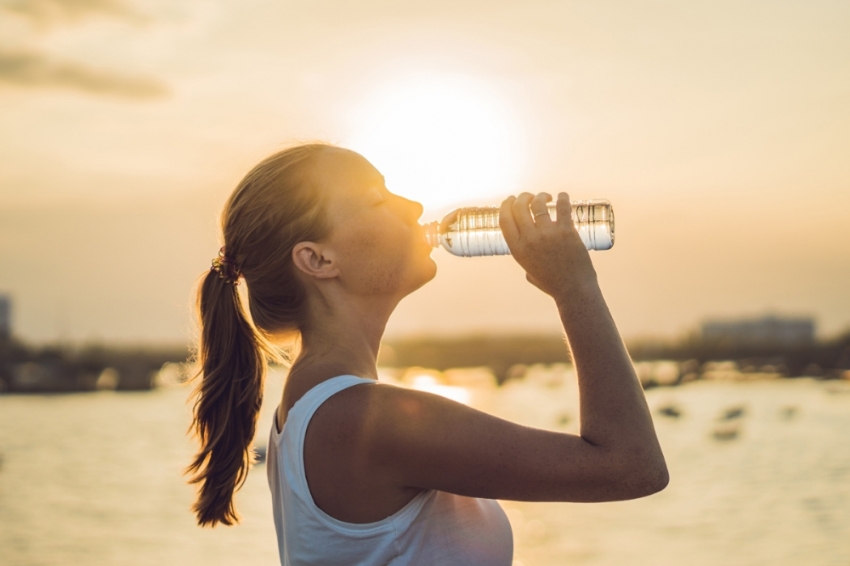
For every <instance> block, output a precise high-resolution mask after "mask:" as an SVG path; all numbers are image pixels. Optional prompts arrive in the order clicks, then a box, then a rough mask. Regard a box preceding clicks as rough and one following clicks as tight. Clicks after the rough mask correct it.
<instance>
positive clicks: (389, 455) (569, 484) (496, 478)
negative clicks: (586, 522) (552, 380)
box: [321, 383, 659, 501]
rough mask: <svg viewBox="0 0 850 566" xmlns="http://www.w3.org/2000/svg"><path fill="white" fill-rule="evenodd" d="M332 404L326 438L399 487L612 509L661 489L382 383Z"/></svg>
mask: <svg viewBox="0 0 850 566" xmlns="http://www.w3.org/2000/svg"><path fill="white" fill-rule="evenodd" d="M326 405H327V406H326V407H322V409H324V410H323V413H324V414H323V417H322V419H321V420H322V422H323V425H322V427H323V428H324V427H328V428H327V429H325V434H323V435H322V436H323V437H325V438H330V437H333V439H334V442H333V444H335V445H336V446H338V447H339V449H340V450H346V449H349V450H350V447H352V446H357V450H358V454H359V457H358V458H357V459H358V460H359V461H360V462H362V463H363V465H364V466H366V467H368V469H369V470H370V473H373V474H375V476H376V477H380V478H382V481H383V482H386V483H387V484H388V485H394V486H397V487H399V488H419V489H439V490H442V491H448V492H451V493H457V494H460V495H467V496H473V497H486V498H493V499H497V498H498V499H514V500H525V501H605V500H612V499H628V498H631V497H639V496H641V495H646V494H647V492H652V491H657V490H658V484H659V482H657V481H655V480H653V479H652V478H650V477H647V476H646V475H642V474H639V473H638V474H635V473H634V469H635V468H634V465H635V462H631V463H630V464H628V465H626V464H624V462H623V461H622V460H621V459H620V458H612V457H611V455H610V454H609V453H607V452H606V451H605V450H604V449H600V448H599V447H597V446H594V445H593V444H591V443H589V442H587V441H586V440H584V439H583V438H581V437H580V436H577V435H572V434H565V433H560V432H554V431H547V430H541V429H535V428H531V427H526V426H523V425H519V424H517V423H512V422H510V421H506V420H504V419H501V418H498V417H496V416H493V415H490V414H487V413H485V412H482V411H479V410H477V409H474V408H472V407H468V406H466V405H463V404H461V403H457V402H455V401H452V400H450V399H446V398H443V397H440V396H438V395H434V394H431V393H426V392H423V391H416V390H411V389H405V388H402V387H396V386H392V385H386V384H380V383H378V384H375V385H362V386H355V387H351V388H349V389H347V390H345V391H342V392H340V393H338V394H337V395H335V396H334V397H333V398H332V399H329V400H328V402H327V403H326ZM639 456H640V455H639V454H635V457H636V458H638V457H639ZM637 465H638V466H640V463H639V462H637Z"/></svg>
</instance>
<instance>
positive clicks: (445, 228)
mask: <svg viewBox="0 0 850 566" xmlns="http://www.w3.org/2000/svg"><path fill="white" fill-rule="evenodd" d="M548 209H549V215H550V216H551V217H552V219H553V220H554V219H555V217H556V214H557V213H556V209H555V204H550V205H549V206H548ZM572 218H573V223H574V224H575V226H576V229H577V230H578V233H579V236H580V237H581V239H582V241H583V242H584V245H585V247H586V248H587V249H589V250H607V249H610V248H611V247H612V246H613V245H614V211H613V209H612V208H611V203H610V202H608V201H607V200H601V199H600V200H590V201H576V202H574V203H572ZM427 228H428V230H427V232H428V240H429V242H430V243H431V245H432V246H435V247H436V246H438V245H441V246H442V247H443V248H444V249H445V250H446V251H448V252H449V253H452V254H454V255H457V256H463V257H475V256H485V255H507V254H510V253H511V252H510V250H509V249H508V244H507V242H505V238H504V237H503V236H502V230H501V229H500V228H499V209H498V208H495V207H480V208H479V207H470V208H461V209H458V210H456V211H454V212H452V213H450V214H449V215H447V216H446V217H445V218H444V219H443V220H442V222H440V223H439V225H438V224H437V223H436V222H434V223H432V224H431V225H430V226H428V227H427Z"/></svg>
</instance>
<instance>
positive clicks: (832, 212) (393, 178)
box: [0, 0, 850, 342]
mask: <svg viewBox="0 0 850 566" xmlns="http://www.w3.org/2000/svg"><path fill="white" fill-rule="evenodd" d="M2 6H3V7H0V292H7V293H10V294H11V295H12V296H13V298H14V301H15V303H14V324H15V330H16V332H17V334H18V335H19V336H21V337H22V338H25V339H27V340H32V341H37V342H43V341H51V340H56V339H66V340H73V341H86V340H104V341H118V342H130V341H135V340H142V341H146V342H163V341H174V340H186V339H187V338H188V336H189V335H190V332H191V330H190V328H191V319H190V314H189V313H190V306H189V305H190V300H191V288H192V286H193V284H194V281H195V279H196V277H197V276H198V275H199V274H200V273H201V272H202V271H204V270H205V269H206V268H207V267H208V265H209V261H210V259H211V258H212V257H213V256H214V255H215V253H216V251H217V249H218V246H219V243H218V239H217V238H218V236H217V233H216V231H217V225H216V215H217V213H218V211H219V210H220V208H221V206H222V205H223V203H224V199H225V198H226V196H227V194H228V193H229V192H230V191H231V190H232V188H233V187H234V185H235V184H236V182H238V180H239V179H240V178H241V176H242V175H243V174H244V173H245V172H246V171H247V170H248V169H249V168H250V167H251V166H252V165H253V164H254V163H256V162H257V161H259V160H260V159H261V158H263V157H264V156H265V155H267V154H268V153H271V152H273V151H275V150H277V149H279V148H281V147H284V146H286V145H288V144H291V143H294V142H297V141H300V140H312V139H323V140H326V141H331V142H337V143H343V144H345V143H362V140H363V139H364V136H365V137H367V138H368V136H369V135H372V136H373V137H374V136H375V135H377V134H375V133H374V131H377V130H375V129H374V128H378V126H380V124H378V122H380V121H381V113H380V112H377V113H376V112H375V110H374V108H375V106H376V105H377V107H378V108H379V109H380V108H381V105H382V104H383V105H387V104H389V103H387V102H386V98H382V93H384V94H385V93H386V92H389V91H388V90H387V89H389V90H392V88H393V85H398V84H401V83H403V82H404V81H409V80H414V81H415V80H420V82H422V84H428V85H436V86H439V85H445V84H455V83H453V82H452V81H453V80H455V79H458V78H460V79H462V80H468V81H471V83H470V84H473V83H474V85H476V86H475V87H474V88H472V89H471V90H469V89H467V90H463V88H465V87H463V88H461V87H458V88H460V90H456V91H451V90H448V91H446V92H448V97H449V99H452V98H453V95H452V92H457V97H456V98H457V100H460V99H462V98H464V97H466V98H465V99H464V100H467V103H468V104H471V105H472V106H469V107H458V108H460V110H457V112H458V113H457V116H458V118H456V119H454V120H449V121H448V122H447V123H446V124H445V125H439V126H438V129H437V130H435V132H436V133H434V132H432V134H433V135H435V136H440V135H442V134H443V132H442V130H440V129H439V128H445V129H446V132H445V135H444V140H445V144H444V145H446V146H447V147H448V146H449V145H450V144H452V143H454V144H458V145H457V147H458V148H468V151H469V152H470V153H469V155H468V157H469V159H466V160H464V161H463V162H464V163H467V164H468V165H469V168H468V170H465V171H460V170H456V169H452V167H458V165H457V164H456V163H449V161H450V155H453V154H451V153H450V154H445V153H444V154H440V153H439V151H438V150H440V147H438V145H435V144H436V142H435V140H434V139H425V137H422V136H420V135H419V133H417V132H415V131H412V132H411V138H410V139H399V140H398V143H397V146H398V147H399V148H401V149H400V150H399V151H401V153H399V154H397V155H395V156H394V157H392V159H391V160H389V161H386V160H388V159H390V158H387V157H386V156H383V157H382V156H380V155H373V156H370V155H369V154H368V153H367V154H366V157H367V158H369V157H372V158H373V160H375V162H376V163H377V164H378V165H379V167H381V163H380V160H381V159H384V160H385V162H386V168H385V169H386V171H385V172H390V171H393V173H392V174H388V183H389V185H390V188H391V189H393V190H395V191H396V192H399V193H401V194H405V193H406V191H405V186H407V188H408V191H409V194H421V192H422V191H423V190H426V191H427V187H428V183H433V184H434V185H439V186H440V187H444V186H448V184H450V183H451V182H452V180H457V179H460V180H462V183H465V186H467V187H468V189H469V191H468V194H464V192H463V191H462V190H459V189H457V190H456V189H452V193H451V194H454V192H457V198H458V199H460V200H469V199H473V200H475V201H476V202H488V201H492V202H494V203H495V202H497V201H498V199H499V198H501V196H503V195H504V194H505V193H506V192H509V191H514V190H532V191H538V190H550V191H558V190H563V189H566V190H568V191H570V192H571V194H573V195H574V196H576V197H579V198H589V197H606V198H608V199H610V200H611V201H612V202H613V204H614V207H615V210H616V213H617V244H616V246H615V247H614V249H613V250H611V251H608V252H600V253H596V254H595V255H594V261H595V263H596V265H597V269H598V271H599V273H600V276H601V280H602V285H603V289H604V291H605V293H606V297H607V298H608V301H609V304H610V305H611V308H612V310H613V313H614V316H615V319H616V320H617V322H618V325H619V326H620V328H621V330H622V332H623V333H624V335H626V336H627V337H635V336H642V335H660V336H671V335H676V334H678V333H681V332H684V331H687V330H688V329H690V328H693V327H695V325H697V324H698V323H699V321H700V320H702V319H704V318H706V317H713V316H738V315H754V314H762V313H765V312H775V313H779V314H794V315H800V314H802V315H812V316H815V317H816V319H817V321H818V323H819V329H820V331H821V333H822V334H825V335H829V334H833V333H836V332H839V331H841V330H844V329H847V328H848V326H850V298H848V293H847V291H846V290H847V289H850V222H847V217H848V213H850V159H848V157H847V156H848V155H850V34H848V33H847V30H848V29H850V4H847V3H846V2H843V1H831V2H830V1H812V2H805V3H803V2H790V1H789V2H777V1H760V2H759V1H754V2H747V3H740V2H722V1H721V2H697V1H679V2H661V1H652V2H650V1H646V2H629V3H621V4H620V5H618V3H594V2H542V1H541V2H536V1H529V2H523V3H518V2H506V1H501V0H499V1H492V0H491V1H487V2H483V1H480V0H474V1H457V0H455V1H453V2H447V1H439V0H438V1H429V2H427V3H426V2H421V3H398V2H390V1H389V0H386V1H368V0H362V1H358V2H344V1H327V0H311V1H310V2H306V1H300V2H277V1H272V0H253V1H251V2H235V1H233V0H228V1H222V2H217V3H214V4H212V3H200V2H194V1H183V0H178V1H176V2H164V1H162V2H146V3H141V2H135V3H132V2H130V1H129V0H102V1H99V2H93V1H90V0H65V1H60V0H40V1H37V2H36V1H27V0H22V1H20V2H17V3H5V4H2ZM417 77H418V79H417ZM423 77H424V78H423ZM423 88H424V87H423ZM428 88H431V87H430V86H429V87H428ZM435 88H436V87H435ZM452 88H454V87H452ZM399 92H403V91H399ZM435 92H437V91H435ZM395 96H396V97H397V98H398V96H401V95H398V94H397V95H395ZM405 96H406V95H405ZM476 97H477V98H476ZM370 101H371V102H370ZM376 101H377V102H376ZM470 101H471V102H470ZM403 102H404V101H403V100H402V101H401V102H399V101H398V100H396V101H395V103H399V104H401V106H399V107H400V108H402V110H400V112H402V111H405V112H410V111H411V110H410V107H411V105H412V107H414V108H415V104H414V103H411V104H410V105H407V106H404V104H402V103H403ZM370 104H371V106H370ZM449 104H450V103H449ZM365 108H371V110H370V112H368V113H367V112H366V110H364V109H365ZM404 108H407V110H404ZM463 108H482V109H488V108H489V109H490V110H488V112H490V114H487V113H486V112H484V113H483V114H481V116H482V117H483V118H481V121H479V122H474V121H472V122H468V123H467V122H464V121H463V120H464V119H465V118H463V117H464V116H466V115H468V114H469V113H470V112H469V111H468V110H464V109H463ZM449 109H451V108H449ZM390 114H391V113H389V112H388V113H387V115H388V116H389V115H390ZM393 116H395V117H394V118H393V120H397V121H400V122H401V123H402V129H404V128H407V130H410V129H411V128H413V127H414V126H406V125H405V124H406V122H405V121H404V119H405V118H404V116H401V117H400V118H399V117H398V115H395V114H393ZM411 119H412V118H411ZM411 124H414V125H415V123H414V122H411ZM492 124H496V125H497V126H499V127H497V128H496V129H494V130H493V131H492V132H490V131H489V130H487V131H486V132H485V131H484V129H485V126H488V125H492ZM508 126H510V127H508ZM423 127H424V126H423ZM453 128H455V129H453ZM456 128H461V129H460V130H457V129H456ZM407 130H404V131H407ZM381 131H391V132H395V130H381ZM387 135H396V134H387ZM423 135H424V134H423ZM499 136H502V138H504V139H502V138H500V137H499ZM497 138H498V139H497ZM494 139H495V140H496V141H497V142H499V143H498V144H496V145H494V146H492V147H493V148H496V149H487V151H489V152H490V154H495V152H497V151H501V152H504V154H499V155H500V157H499V159H497V160H495V161H491V162H488V161H487V155H486V152H485V155H484V156H478V157H475V158H473V155H472V150H473V148H474V147H478V146H481V147H485V148H490V147H491V146H489V145H486V144H485V141H487V140H490V141H493V140H494ZM357 140H360V142H358V141H357ZM385 143H386V142H385ZM429 144H430V145H429ZM464 144H465V145H464ZM367 146H369V144H365V143H364V145H363V147H367ZM369 147H373V146H369ZM374 147H377V146H374ZM454 147H455V146H451V148H454ZM451 148H450V149H451ZM443 149H445V148H443ZM364 151H365V150H364ZM378 151H379V150H376V153H377V152H378ZM452 151H453V152H454V153H457V152H458V151H466V149H460V150H458V149H452ZM405 152H406V153H405ZM441 155H442V156H441ZM479 158H480V159H479ZM417 159H418V160H419V162H417V161H416V160H417ZM402 162H403V163H405V164H407V165H405V167H407V169H404V168H399V169H398V171H396V170H395V169H394V167H395V166H396V165H398V163H402ZM508 162H509V164H510V165H511V167H512V168H509V170H508V169H506V170H505V171H506V172H505V173H504V174H502V173H500V171H501V170H500V169H495V170H493V169H492V167H495V165H493V163H495V164H497V165H499V164H501V165H504V164H505V163H508ZM501 165H499V166H501ZM476 168H477V169H476ZM427 170H434V171H436V173H434V174H435V175H437V176H436V177H433V179H432V178H430V177H427V178H425V179H424V181H423V178H422V175H423V174H421V173H418V172H421V171H427ZM494 171H495V173H499V174H494ZM508 173H510V174H508ZM405 175H407V176H405ZM439 175H443V177H440V176H439ZM419 181H422V183H424V184H422V185H421V186H420V184H418V183H419ZM477 181H480V183H477ZM490 185H492V188H488V187H490ZM423 186H424V187H425V188H424V189H423ZM417 191H418V192H417ZM435 191H436V192H435V193H434V195H428V194H425V196H424V197H423V198H428V199H431V202H432V210H431V211H429V212H428V213H426V216H427V217H428V219H432V218H434V217H436V216H437V215H438V211H437V210H436V209H437V208H439V209H440V210H444V209H445V206H447V205H448V202H447V201H446V199H445V194H444V193H445V192H446V191H443V196H442V197H440V198H438V193H439V192H440V191H439V190H437V189H435ZM431 197H433V198H431ZM434 257H435V258H437V261H438V264H439V268H440V273H439V275H438V277H437V279H436V280H435V281H434V282H433V283H431V284H430V285H428V286H426V287H425V288H424V289H422V290H421V291H419V292H417V293H416V294H415V295H414V296H412V297H410V298H408V299H407V300H406V301H405V302H404V303H402V305H401V307H400V308H399V310H398V312H397V313H396V315H395V316H394V317H393V319H392V320H391V321H390V328H389V332H390V333H391V334H396V335H398V334H408V333H416V332H421V333H434V332H452V333H459V334H462V333H469V332H498V331H510V330H520V331H540V330H542V331H547V330H556V329H557V328H558V321H557V318H556V316H555V312H554V309H553V308H552V305H551V303H550V301H549V300H548V299H547V298H546V297H544V296H542V295H541V294H540V293H539V292H538V291H536V290H535V289H534V288H532V287H531V286H529V285H528V284H527V283H526V282H525V280H524V277H523V275H522V273H521V272H520V271H519V270H518V268H517V267H516V266H515V265H514V264H513V263H512V261H511V260H510V258H491V259H466V260H465V259H458V258H454V257H451V256H448V254H445V253H444V252H442V251H439V250H438V251H435V252H434Z"/></svg>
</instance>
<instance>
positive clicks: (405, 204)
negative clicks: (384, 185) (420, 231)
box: [397, 195, 424, 222]
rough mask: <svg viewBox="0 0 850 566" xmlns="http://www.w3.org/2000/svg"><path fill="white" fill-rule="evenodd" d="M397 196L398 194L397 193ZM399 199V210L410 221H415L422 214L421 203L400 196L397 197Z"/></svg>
mask: <svg viewBox="0 0 850 566" xmlns="http://www.w3.org/2000/svg"><path fill="white" fill-rule="evenodd" d="M397 196H398V195H397ZM398 200H399V210H400V211H401V213H402V216H403V217H404V218H405V219H407V220H410V221H412V222H416V221H417V220H419V218H420V217H421V216H422V212H423V211H424V208H423V207H422V205H421V204H420V203H418V202H416V201H415V200H410V199H406V198H404V197H402V196H399V197H398Z"/></svg>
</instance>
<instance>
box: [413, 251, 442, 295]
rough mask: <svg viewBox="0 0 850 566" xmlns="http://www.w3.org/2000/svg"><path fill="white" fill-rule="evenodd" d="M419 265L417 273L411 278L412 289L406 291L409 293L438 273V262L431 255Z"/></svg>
mask: <svg viewBox="0 0 850 566" xmlns="http://www.w3.org/2000/svg"><path fill="white" fill-rule="evenodd" d="M417 267H418V269H417V272H416V275H415V276H414V277H412V278H411V279H412V281H411V285H410V287H409V289H410V290H409V291H408V292H407V293H406V294H408V295H409V294H410V293H412V292H413V291H415V290H417V289H419V288H420V287H422V286H423V285H425V284H426V283H428V282H429V281H431V280H432V279H433V278H434V277H436V275H437V262H435V261H434V260H433V259H431V257H430V256H429V257H427V258H425V259H424V260H423V261H422V263H421V264H419V266H417Z"/></svg>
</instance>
